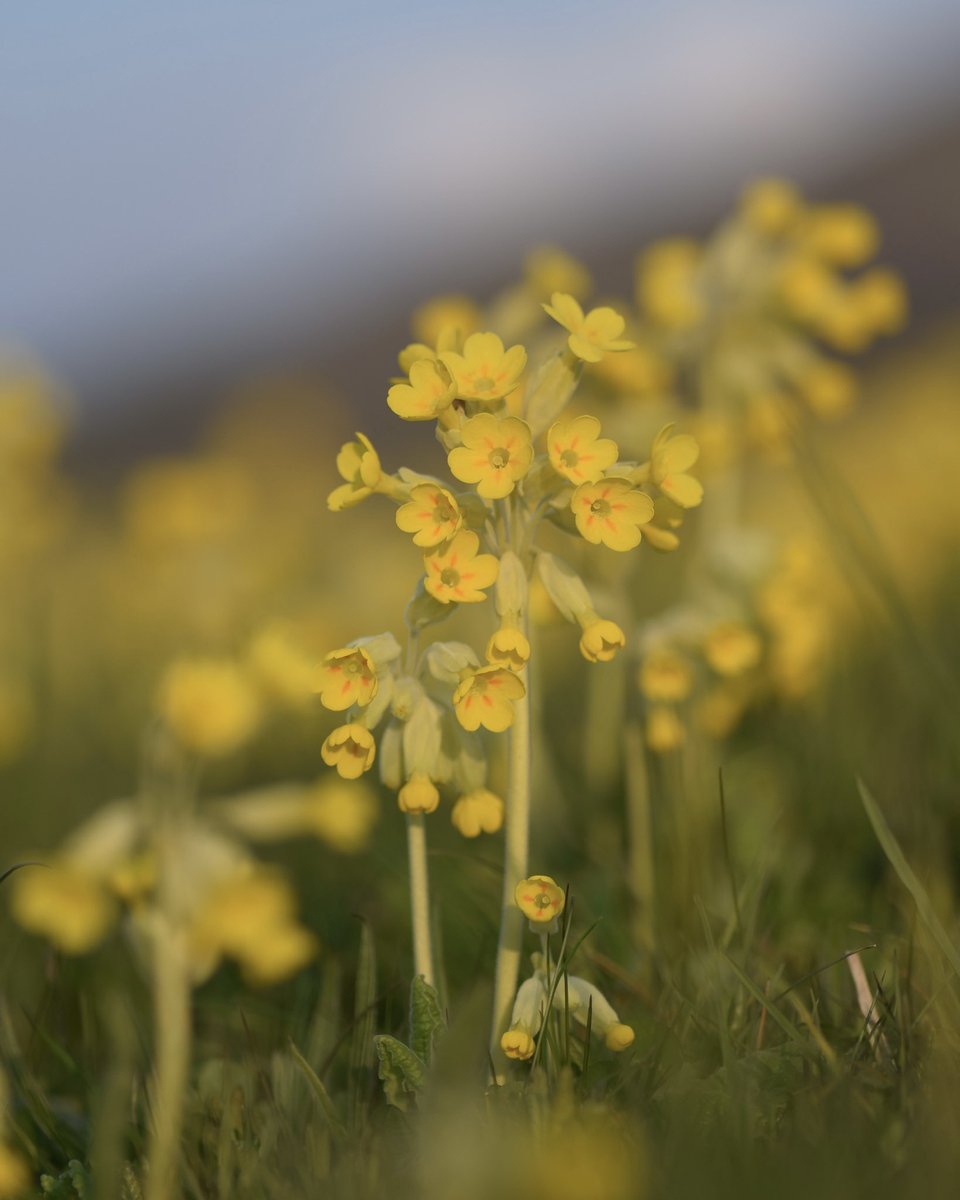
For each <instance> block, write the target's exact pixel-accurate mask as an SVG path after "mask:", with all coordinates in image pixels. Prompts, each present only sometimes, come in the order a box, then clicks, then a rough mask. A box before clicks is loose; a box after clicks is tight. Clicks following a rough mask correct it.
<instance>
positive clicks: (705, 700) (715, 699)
mask: <svg viewBox="0 0 960 1200" xmlns="http://www.w3.org/2000/svg"><path fill="white" fill-rule="evenodd" d="M744 707H745V699H744V697H743V695H742V694H741V693H740V692H739V691H737V690H735V689H734V688H733V687H731V686H730V685H729V684H721V685H720V686H719V687H712V688H710V690H709V691H708V692H706V693H705V694H704V695H703V696H701V697H700V699H699V700H698V701H697V704H696V708H695V709H694V717H695V719H696V722H697V725H698V726H699V727H700V728H701V729H702V730H703V732H704V733H705V734H707V736H708V737H712V738H717V739H720V740H722V739H723V738H725V737H729V735H730V734H731V733H732V732H733V731H734V729H736V727H737V725H738V724H739V722H740V718H741V717H742V716H743V710H744Z"/></svg>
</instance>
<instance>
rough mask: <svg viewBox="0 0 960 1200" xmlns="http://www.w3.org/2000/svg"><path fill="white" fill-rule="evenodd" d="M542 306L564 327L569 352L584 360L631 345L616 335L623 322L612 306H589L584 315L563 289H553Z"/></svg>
mask: <svg viewBox="0 0 960 1200" xmlns="http://www.w3.org/2000/svg"><path fill="white" fill-rule="evenodd" d="M543 308H544V311H545V312H546V313H547V314H548V316H551V317H553V319H554V320H555V321H556V322H557V324H558V325H562V326H563V328H564V329H566V330H568V332H569V334H570V336H569V337H568V338H567V345H568V346H569V347H570V351H571V353H572V354H575V355H576V356H577V358H580V359H582V360H583V361H584V362H589V363H596V362H599V361H600V360H601V359H602V358H603V356H604V355H605V354H609V353H612V352H614V351H617V350H632V349H633V348H634V343H633V342H631V341H630V340H629V339H628V338H624V337H621V336H620V335H621V334H622V333H623V328H624V325H625V322H624V319H623V317H621V316H620V314H619V313H618V312H617V311H616V309H613V308H608V307H606V306H604V307H601V308H591V309H590V311H589V312H588V313H587V314H586V315H584V312H583V309H582V308H581V307H580V305H579V304H578V303H577V301H576V300H574V298H573V297H572V296H571V295H569V294H567V293H565V292H554V293H553V295H552V296H551V297H550V303H549V304H545V305H544V306H543Z"/></svg>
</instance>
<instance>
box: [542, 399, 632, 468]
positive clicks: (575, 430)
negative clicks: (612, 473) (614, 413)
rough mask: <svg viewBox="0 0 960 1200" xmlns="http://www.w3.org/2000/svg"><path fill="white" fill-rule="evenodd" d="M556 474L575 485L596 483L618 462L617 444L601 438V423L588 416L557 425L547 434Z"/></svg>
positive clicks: (558, 422) (560, 422)
mask: <svg viewBox="0 0 960 1200" xmlns="http://www.w3.org/2000/svg"><path fill="white" fill-rule="evenodd" d="M547 453H548V454H549V455H550V465H551V466H552V467H553V469H554V470H555V471H557V472H558V473H559V474H560V475H562V476H563V477H564V479H569V480H570V482H571V483H573V484H580V483H596V481H597V480H598V479H599V478H600V477H601V475H603V473H604V471H606V470H607V468H608V467H612V466H613V464H614V463H615V462H616V461H617V457H618V455H619V453H620V451H619V450H618V449H617V443H616V442H614V441H612V440H611V439H610V438H602V437H601V436H600V422H599V421H598V420H597V418H596V417H591V416H588V415H584V416H580V417H572V418H567V419H566V420H562V421H556V422H555V423H554V424H553V425H551V427H550V432H549V433H548V434H547Z"/></svg>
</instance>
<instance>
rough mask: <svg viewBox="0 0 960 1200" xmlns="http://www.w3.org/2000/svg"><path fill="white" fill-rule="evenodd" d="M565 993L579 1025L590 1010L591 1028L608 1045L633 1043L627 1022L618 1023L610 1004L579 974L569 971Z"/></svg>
mask: <svg viewBox="0 0 960 1200" xmlns="http://www.w3.org/2000/svg"><path fill="white" fill-rule="evenodd" d="M567 995H568V998H569V1005H570V1013H571V1015H572V1016H573V1017H574V1018H575V1019H576V1020H577V1021H579V1023H580V1024H581V1025H586V1023H587V1014H588V1013H589V1014H590V1026H591V1028H592V1029H593V1031H594V1032H595V1033H598V1034H600V1036H601V1037H602V1038H603V1040H604V1041H605V1042H606V1044H607V1047H608V1049H610V1050H613V1051H616V1052H619V1051H621V1050H626V1048H627V1047H628V1046H632V1045H633V1041H634V1032H633V1030H632V1029H631V1028H630V1026H629V1025H623V1024H621V1021H620V1018H619V1017H618V1016H617V1013H616V1010H615V1009H614V1007H613V1005H612V1004H611V1003H610V1001H609V1000H608V999H607V998H606V996H605V995H604V994H603V992H601V991H600V989H599V988H598V987H596V986H595V985H594V984H592V983H588V982H587V980H586V979H581V978H580V977H579V975H570V976H568V977H567ZM554 1003H556V1000H555V1001H554Z"/></svg>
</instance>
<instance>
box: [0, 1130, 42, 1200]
mask: <svg viewBox="0 0 960 1200" xmlns="http://www.w3.org/2000/svg"><path fill="white" fill-rule="evenodd" d="M29 1187H30V1172H29V1171H28V1170H27V1164H26V1163H25V1162H24V1160H23V1159H22V1158H21V1157H20V1155H19V1154H17V1153H16V1151H14V1150H11V1149H10V1147H9V1146H7V1145H5V1144H4V1143H3V1142H0V1200H15V1197H17V1196H25V1195H26V1194H27V1189H28V1188H29ZM34 1195H36V1192H34Z"/></svg>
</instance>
